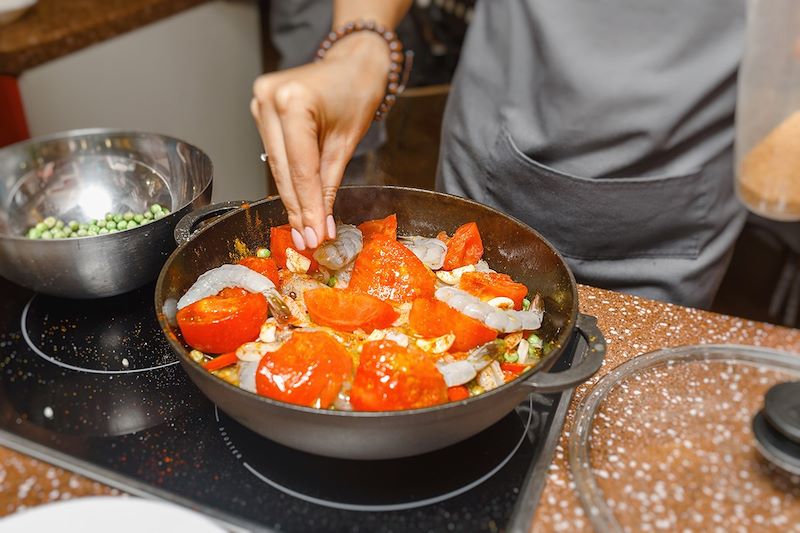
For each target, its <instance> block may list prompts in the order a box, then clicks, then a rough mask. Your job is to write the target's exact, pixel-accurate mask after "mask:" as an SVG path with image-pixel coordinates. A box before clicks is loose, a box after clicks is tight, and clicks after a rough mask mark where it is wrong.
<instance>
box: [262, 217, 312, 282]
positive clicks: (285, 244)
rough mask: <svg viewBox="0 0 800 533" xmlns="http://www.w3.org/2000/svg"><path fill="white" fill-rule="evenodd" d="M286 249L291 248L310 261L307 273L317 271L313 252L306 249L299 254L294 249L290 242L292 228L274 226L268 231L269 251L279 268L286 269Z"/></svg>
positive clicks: (292, 243) (285, 225)
mask: <svg viewBox="0 0 800 533" xmlns="http://www.w3.org/2000/svg"><path fill="white" fill-rule="evenodd" d="M287 248H291V249H292V250H294V251H295V252H297V253H299V254H300V255H302V256H305V257H307V258H309V259H311V266H310V267H309V269H308V271H309V272H316V271H317V270H318V268H319V264H318V263H317V260H316V259H314V250H309V249H308V248H306V249H305V250H303V251H302V252H300V251H298V250H297V248H295V247H294V242H292V227H291V226H290V225H289V224H284V225H283V226H275V227H273V228H272V229H270V230H269V249H270V251H271V252H272V257H273V258H274V259H275V263H276V264H277V265H278V266H279V267H280V268H286V249H287Z"/></svg>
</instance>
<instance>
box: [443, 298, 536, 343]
mask: <svg viewBox="0 0 800 533" xmlns="http://www.w3.org/2000/svg"><path fill="white" fill-rule="evenodd" d="M434 296H435V297H436V299H437V300H439V301H442V302H444V303H446V304H447V305H449V306H450V307H452V308H453V309H455V310H456V311H459V312H460V313H463V314H465V315H467V316H468V317H471V318H474V319H476V320H480V321H481V322H483V323H484V324H485V325H486V326H487V327H490V328H492V329H494V330H497V331H499V332H501V333H513V332H515V331H521V330H532V329H539V328H540V327H541V325H542V316H543V315H544V309H543V305H542V300H541V298H534V301H533V303H532V304H531V307H530V309H528V310H527V311H515V310H513V309H500V308H497V307H494V306H493V305H490V304H488V303H486V302H484V301H482V300H481V299H480V298H478V297H476V296H473V295H471V294H470V293H468V292H466V291H463V290H461V289H457V288H455V287H439V288H438V289H436V292H435V293H434Z"/></svg>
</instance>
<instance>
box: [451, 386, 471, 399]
mask: <svg viewBox="0 0 800 533" xmlns="http://www.w3.org/2000/svg"><path fill="white" fill-rule="evenodd" d="M447 397H448V398H449V399H450V401H451V402H457V401H460V400H466V399H467V398H469V389H468V388H466V387H465V386H464V385H456V386H455V387H448V388H447Z"/></svg>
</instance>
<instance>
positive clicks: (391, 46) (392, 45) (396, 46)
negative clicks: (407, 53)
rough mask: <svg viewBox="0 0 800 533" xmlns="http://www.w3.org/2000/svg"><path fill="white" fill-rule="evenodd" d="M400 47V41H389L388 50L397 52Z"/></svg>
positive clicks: (401, 47)
mask: <svg viewBox="0 0 800 533" xmlns="http://www.w3.org/2000/svg"><path fill="white" fill-rule="evenodd" d="M402 49H403V45H402V44H400V41H398V40H396V39H395V40H394V41H391V42H389V50H391V51H392V52H399V51H401V50H402Z"/></svg>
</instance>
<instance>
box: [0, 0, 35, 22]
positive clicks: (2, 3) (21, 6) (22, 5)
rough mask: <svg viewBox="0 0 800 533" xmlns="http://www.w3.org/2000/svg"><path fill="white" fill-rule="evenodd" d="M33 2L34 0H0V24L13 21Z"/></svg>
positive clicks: (31, 5)
mask: <svg viewBox="0 0 800 533" xmlns="http://www.w3.org/2000/svg"><path fill="white" fill-rule="evenodd" d="M35 3H36V0H0V26H2V25H3V24H10V23H12V22H14V21H15V20H17V19H18V18H20V17H21V16H22V14H23V13H25V12H26V11H27V10H28V9H30V8H31V7H33V5H34V4H35Z"/></svg>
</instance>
